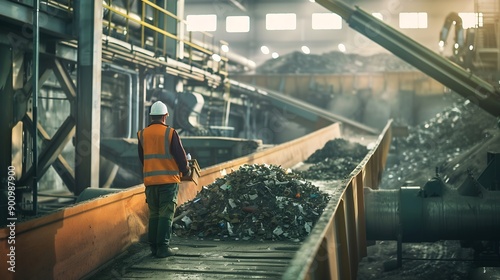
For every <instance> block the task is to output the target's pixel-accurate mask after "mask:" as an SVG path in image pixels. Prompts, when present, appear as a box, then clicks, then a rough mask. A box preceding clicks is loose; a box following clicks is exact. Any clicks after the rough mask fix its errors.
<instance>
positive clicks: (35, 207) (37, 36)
mask: <svg viewBox="0 0 500 280" xmlns="http://www.w3.org/2000/svg"><path fill="white" fill-rule="evenodd" d="M39 16H40V1H39V0H35V1H33V75H32V79H33V124H34V125H33V211H34V214H35V215H37V214H38V125H37V124H38V76H39V74H38V72H39V69H38V66H39V54H38V47H39V45H40V34H39V32H40V27H39Z"/></svg>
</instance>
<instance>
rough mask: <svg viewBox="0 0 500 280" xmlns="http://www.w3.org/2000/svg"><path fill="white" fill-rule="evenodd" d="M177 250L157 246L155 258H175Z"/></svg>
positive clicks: (165, 246)
mask: <svg viewBox="0 0 500 280" xmlns="http://www.w3.org/2000/svg"><path fill="white" fill-rule="evenodd" d="M178 250H179V249H177V248H171V247H168V246H167V245H164V244H163V245H160V246H158V250H157V251H156V257H157V258H166V257H170V256H175V254H177V251H178Z"/></svg>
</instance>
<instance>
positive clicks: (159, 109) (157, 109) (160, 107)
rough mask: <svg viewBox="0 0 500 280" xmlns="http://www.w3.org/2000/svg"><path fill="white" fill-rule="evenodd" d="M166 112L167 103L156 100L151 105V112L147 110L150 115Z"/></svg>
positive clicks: (161, 114)
mask: <svg viewBox="0 0 500 280" xmlns="http://www.w3.org/2000/svg"><path fill="white" fill-rule="evenodd" d="M166 114H168V109H167V105H165V104H164V103H163V102H161V101H156V102H155V103H154V104H153V105H152V106H151V112H149V115H150V116H163V115H166Z"/></svg>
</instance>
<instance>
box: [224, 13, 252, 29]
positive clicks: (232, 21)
mask: <svg viewBox="0 0 500 280" xmlns="http://www.w3.org/2000/svg"><path fill="white" fill-rule="evenodd" d="M226 31H227V32H249V31H250V17H248V16H230V17H226Z"/></svg>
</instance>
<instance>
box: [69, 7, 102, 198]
mask: <svg viewBox="0 0 500 280" xmlns="http://www.w3.org/2000/svg"><path fill="white" fill-rule="evenodd" d="M75 17H76V28H77V29H76V30H75V32H76V34H78V68H77V69H78V77H77V97H76V108H75V111H76V141H75V181H76V186H75V194H76V195H78V194H80V193H81V192H82V191H83V190H84V189H85V188H88V187H92V188H98V187H99V149H100V129H101V127H100V126H101V123H100V118H101V57H102V1H85V0H76V1H75Z"/></svg>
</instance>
